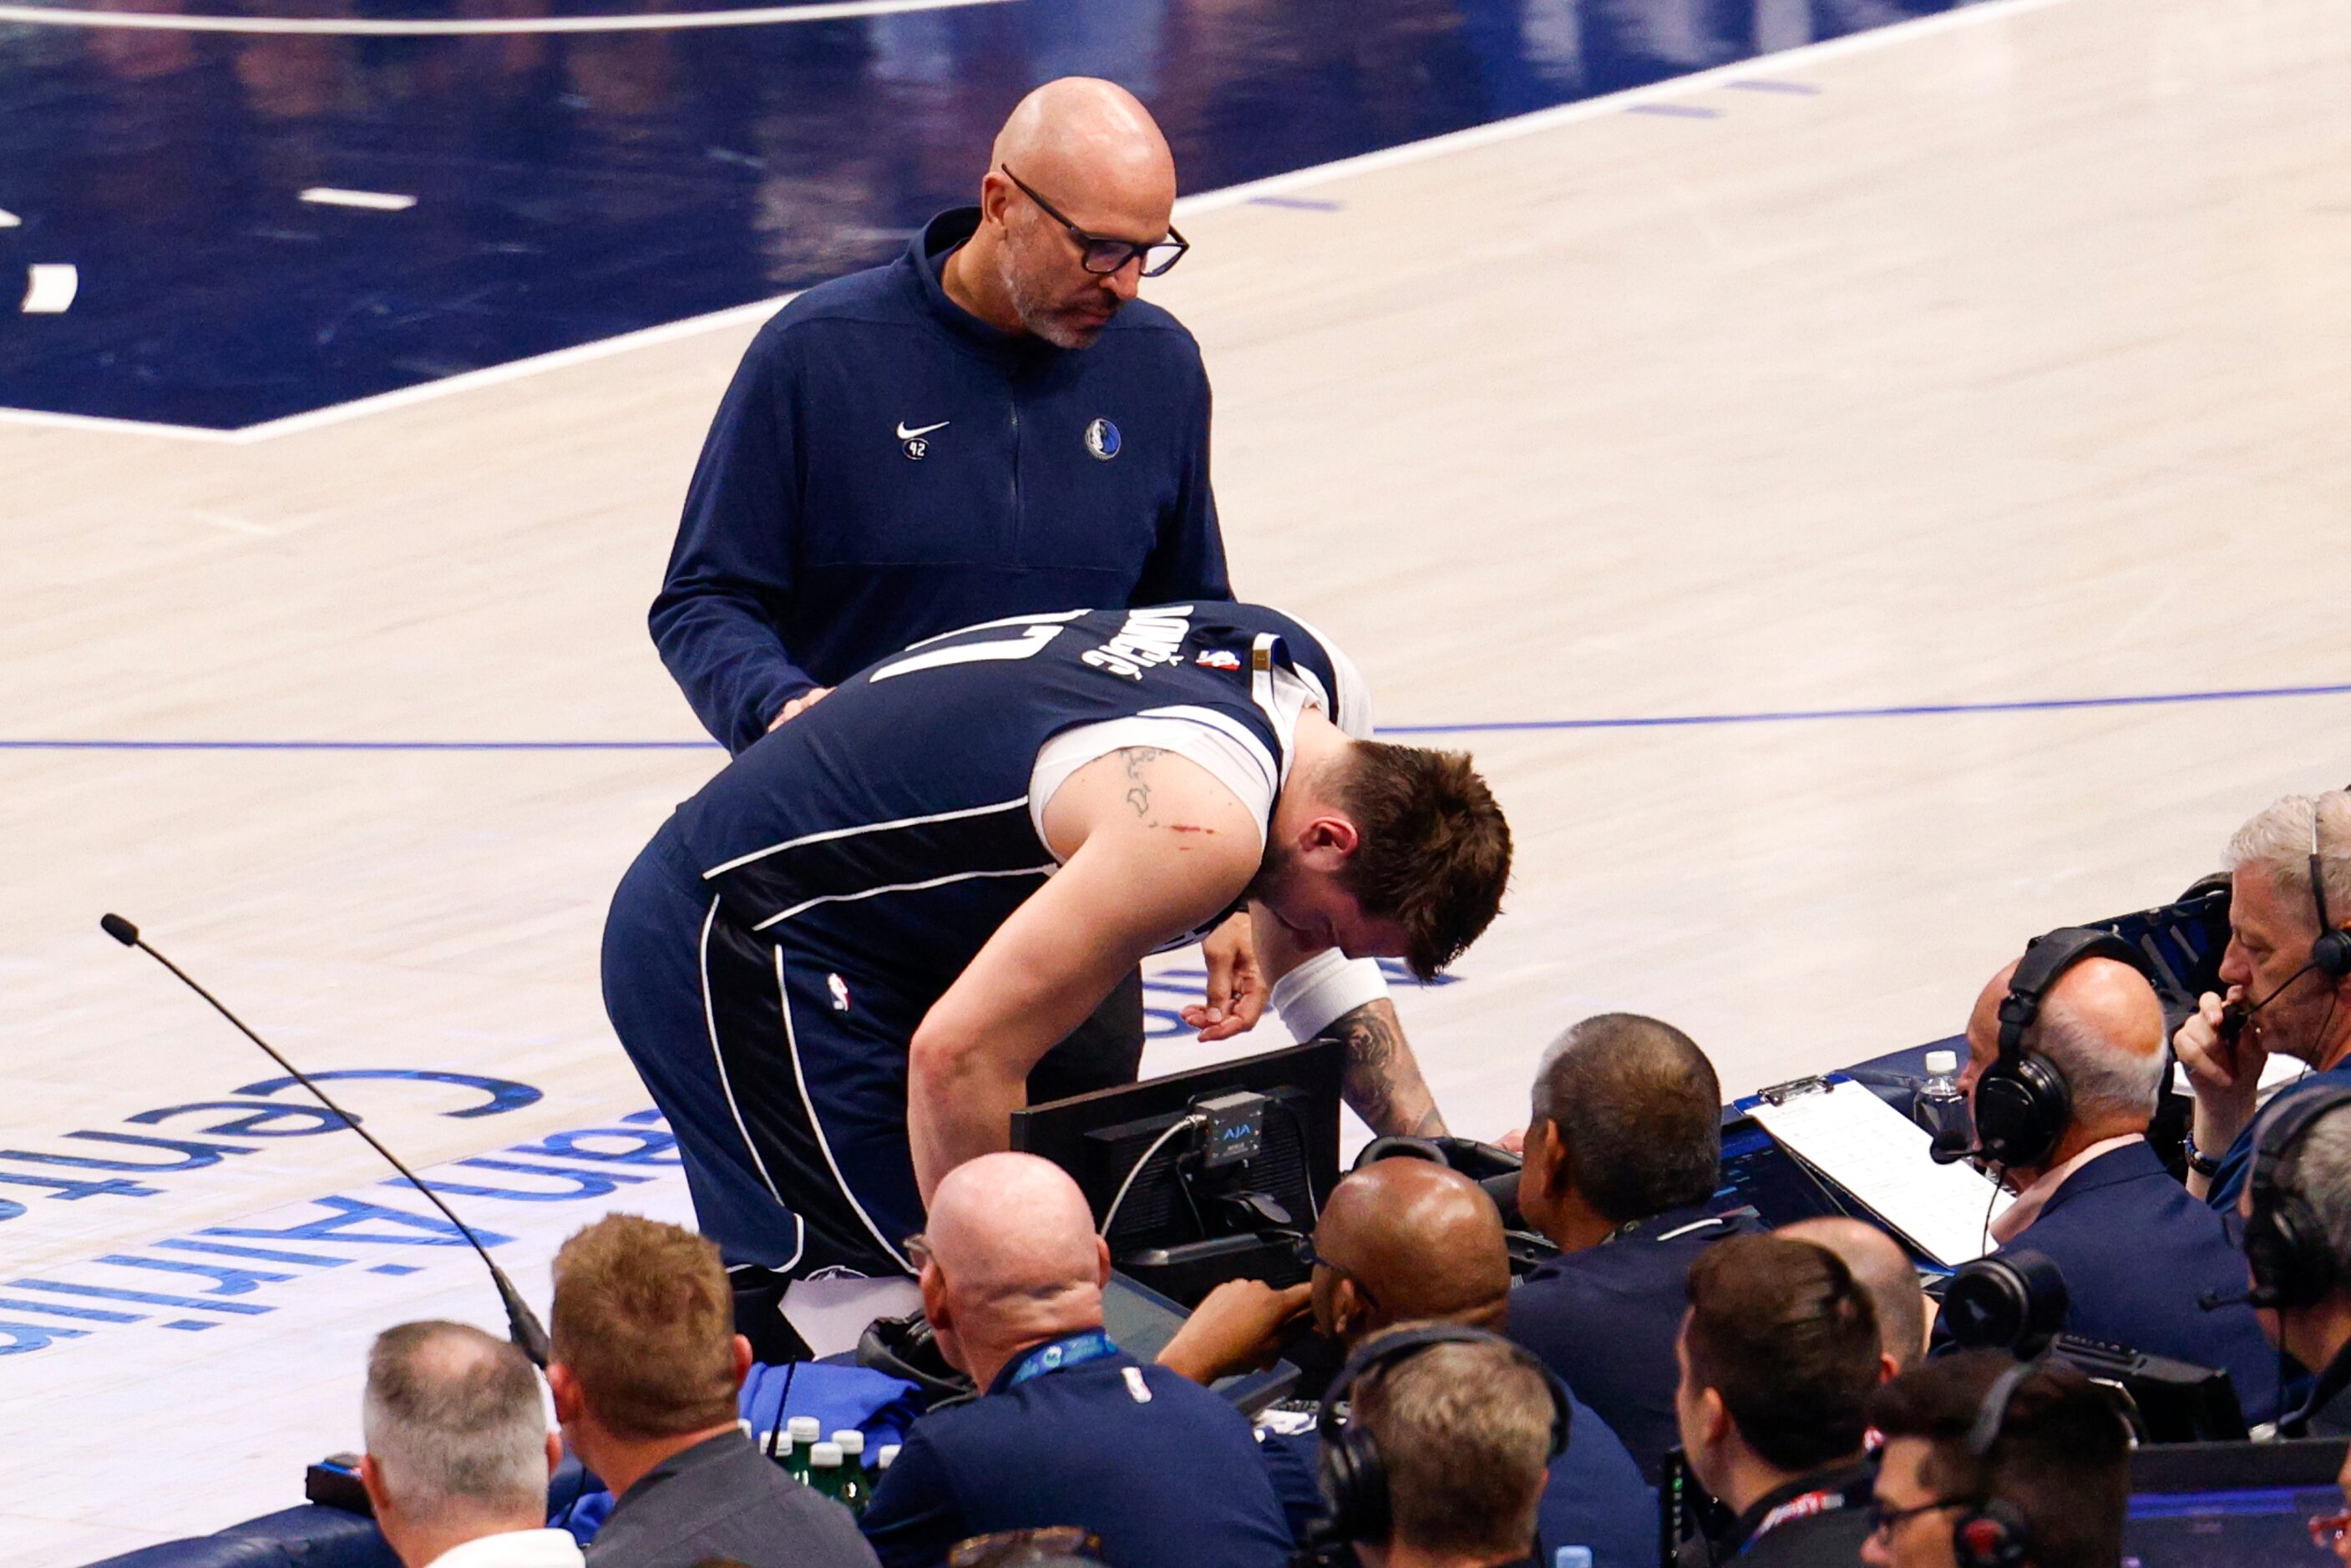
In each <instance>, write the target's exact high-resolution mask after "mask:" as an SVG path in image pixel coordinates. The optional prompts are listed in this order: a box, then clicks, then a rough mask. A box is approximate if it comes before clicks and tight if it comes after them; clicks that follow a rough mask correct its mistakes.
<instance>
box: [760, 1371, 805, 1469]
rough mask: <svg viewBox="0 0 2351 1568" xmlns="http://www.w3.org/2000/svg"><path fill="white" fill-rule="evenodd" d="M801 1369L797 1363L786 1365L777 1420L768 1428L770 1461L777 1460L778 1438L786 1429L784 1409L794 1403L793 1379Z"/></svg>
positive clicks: (777, 1399) (777, 1406) (777, 1402)
mask: <svg viewBox="0 0 2351 1568" xmlns="http://www.w3.org/2000/svg"><path fill="white" fill-rule="evenodd" d="M799 1369H800V1364H799V1362H797V1361H787V1362H785V1363H784V1391H783V1392H782V1393H780V1394H778V1395H777V1396H776V1419H775V1421H774V1423H773V1424H771V1425H770V1426H769V1427H768V1448H767V1454H768V1459H770V1460H773V1459H776V1438H777V1435H778V1433H780V1432H781V1431H782V1430H783V1429H784V1407H786V1406H788V1405H789V1404H790V1403H791V1402H792V1378H793V1377H794V1376H796V1375H797V1374H798V1373H799Z"/></svg>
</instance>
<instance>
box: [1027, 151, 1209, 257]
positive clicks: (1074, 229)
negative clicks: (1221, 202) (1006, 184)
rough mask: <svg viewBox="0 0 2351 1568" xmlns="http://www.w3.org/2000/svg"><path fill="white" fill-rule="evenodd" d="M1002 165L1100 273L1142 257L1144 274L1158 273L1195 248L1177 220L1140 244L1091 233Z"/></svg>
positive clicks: (1081, 255)
mask: <svg viewBox="0 0 2351 1568" xmlns="http://www.w3.org/2000/svg"><path fill="white" fill-rule="evenodd" d="M998 168H1000V169H1002V170H1003V171H1004V177H1005V178H1006V179H1007V180H1009V181H1011V182H1013V183H1014V184H1015V185H1018V186H1019V187H1020V193H1021V194H1022V195H1024V196H1026V197H1028V198H1029V200H1030V201H1032V202H1036V203H1037V206H1038V209H1039V210H1040V212H1042V213H1044V214H1045V215H1046V216H1047V217H1049V218H1050V219H1052V220H1053V221H1054V222H1055V223H1059V224H1061V227H1063V228H1064V229H1067V230H1068V231H1069V234H1070V238H1071V239H1073V240H1075V241H1076V242H1077V243H1078V252H1079V256H1078V264H1079V265H1081V266H1082V267H1084V268H1085V269H1086V270H1087V271H1088V272H1090V273H1092V274H1094V275H1097V276H1100V277H1108V276H1110V275H1112V274H1113V273H1114V272H1117V271H1119V270H1120V269H1122V268H1123V267H1124V266H1125V265H1126V264H1127V263H1129V262H1131V261H1139V262H1141V263H1142V264H1143V275H1144V276H1145V277H1157V276H1158V275H1160V274H1162V273H1164V272H1165V271H1166V270H1167V269H1168V268H1169V267H1172V266H1174V265H1175V264H1176V263H1177V262H1179V261H1182V260H1183V259H1184V253H1185V252H1186V251H1188V250H1190V249H1191V248H1192V242H1191V241H1189V240H1187V239H1186V238H1185V237H1184V236H1183V235H1182V234H1179V233H1177V232H1176V229H1175V225H1174V224H1173V223H1170V224H1169V225H1168V226H1167V237H1166V238H1165V239H1164V240H1153V241H1150V242H1149V243H1147V244H1135V242H1134V241H1133V240H1122V239H1117V238H1114V237H1113V236H1112V235H1109V234H1090V233H1088V232H1087V231H1086V230H1084V229H1081V228H1080V227H1078V225H1077V224H1075V223H1071V222H1070V220H1069V219H1067V218H1065V217H1063V216H1062V215H1061V211H1060V209H1058V208H1057V207H1055V206H1054V205H1053V203H1052V202H1048V201H1047V200H1045V198H1044V197H1042V196H1040V195H1039V194H1037V192H1034V191H1032V190H1030V189H1029V182H1027V181H1026V180H1023V179H1021V178H1020V176H1019V175H1018V174H1015V173H1014V172H1013V171H1012V166H1011V165H1010V164H1008V163H1003V164H998Z"/></svg>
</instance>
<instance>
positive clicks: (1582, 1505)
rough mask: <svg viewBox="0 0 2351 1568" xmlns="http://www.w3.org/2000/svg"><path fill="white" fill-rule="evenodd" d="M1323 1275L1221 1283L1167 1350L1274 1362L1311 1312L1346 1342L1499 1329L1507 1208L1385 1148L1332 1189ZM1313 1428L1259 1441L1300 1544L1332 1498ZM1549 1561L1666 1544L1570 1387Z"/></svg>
mask: <svg viewBox="0 0 2351 1568" xmlns="http://www.w3.org/2000/svg"><path fill="white" fill-rule="evenodd" d="M1312 1251H1313V1254H1314V1260H1315V1262H1314V1275H1313V1278H1312V1279H1311V1280H1310V1281H1308V1282H1306V1283H1305V1284H1302V1285H1298V1286H1294V1287H1292V1288H1291V1289H1290V1290H1286V1291H1276V1290H1272V1289H1270V1288H1269V1287H1268V1286H1265V1285H1263V1284H1259V1283H1258V1282H1254V1281H1246V1280H1244V1281H1235V1282H1231V1283H1228V1284H1225V1285H1220V1286H1218V1287H1217V1289H1216V1290H1215V1291H1213V1292H1211V1293H1209V1294H1208V1297H1207V1300H1205V1301H1203V1302H1202V1303H1200V1306H1199V1310H1198V1311H1196V1312H1195V1313H1194V1314H1192V1316H1191V1318H1190V1319H1189V1320H1188V1321H1186V1324H1185V1325H1184V1327H1183V1328H1182V1329H1181V1330H1179V1331H1178V1332H1177V1334H1176V1335H1175V1338H1174V1339H1173V1340H1171V1341H1170V1342H1169V1343H1168V1345H1167V1346H1166V1348H1165V1349H1164V1350H1162V1351H1161V1352H1160V1354H1159V1364H1160V1365H1161V1366H1169V1367H1174V1368H1175V1369H1176V1370H1178V1371H1180V1372H1182V1373H1184V1374H1185V1376H1188V1377H1193V1378H1196V1379H1197V1380H1198V1381H1200V1382H1203V1383H1207V1382H1211V1381H1214V1380H1215V1379H1216V1378H1218V1377H1221V1376H1226V1375H1227V1374H1228V1373H1232V1372H1238V1371H1242V1370H1245V1369H1247V1368H1249V1367H1253V1366H1265V1365H1268V1364H1270V1362H1271V1361H1272V1360H1273V1358H1274V1357H1275V1356H1276V1355H1279V1354H1280V1350H1281V1347H1282V1344H1283V1342H1284V1341H1285V1340H1286V1339H1288V1338H1290V1337H1292V1332H1293V1329H1294V1326H1295V1325H1296V1324H1297V1323H1298V1322H1299V1320H1301V1319H1302V1318H1307V1317H1311V1321H1312V1324H1313V1328H1314V1331H1315V1332H1316V1333H1318V1334H1323V1335H1325V1336H1327V1337H1329V1338H1330V1339H1332V1340H1333V1341H1335V1342H1337V1344H1338V1345H1339V1347H1340V1348H1341V1349H1342V1350H1353V1348H1354V1347H1355V1345H1358V1344H1360V1343H1361V1342H1363V1341H1364V1340H1365V1339H1367V1338H1369V1337H1370V1336H1372V1335H1373V1334H1379V1333H1381V1332H1383V1331H1384V1330H1386V1329H1389V1328H1392V1327H1394V1326H1395V1325H1396V1324H1403V1323H1414V1322H1437V1323H1448V1324H1462V1325H1464V1326H1467V1327H1470V1328H1489V1329H1490V1328H1498V1327H1499V1326H1500V1324H1501V1321H1502V1307H1503V1301H1504V1298H1505V1297H1506V1296H1508V1295H1509V1293H1510V1257H1509V1255H1508V1253H1507V1252H1506V1251H1505V1250H1504V1242H1503V1239H1502V1216H1501V1214H1500V1212H1499V1210H1496V1209H1495V1207H1494V1201H1493V1199H1490V1198H1489V1197H1487V1196H1486V1193H1485V1189H1482V1188H1480V1187H1479V1185H1478V1184H1477V1183H1476V1182H1474V1181H1472V1180H1470V1179H1468V1177H1466V1176H1463V1175H1461V1174H1460V1173H1459V1172H1458V1171H1455V1170H1450V1169H1448V1168H1446V1167H1444V1166H1441V1165H1437V1164H1434V1163H1432V1162H1430V1161H1428V1160H1425V1159H1410V1158H1395V1159H1384V1160H1381V1161H1379V1162H1378V1163H1377V1164H1374V1165H1369V1166H1366V1167H1364V1168H1363V1169H1361V1170H1359V1171H1356V1172H1354V1173H1353V1175H1351V1176H1349V1177H1348V1178H1346V1179H1344V1180H1343V1181H1341V1182H1340V1183H1339V1185H1338V1186H1337V1187H1335V1188H1333V1189H1332V1192H1331V1200H1330V1201H1329V1202H1328V1203H1326V1204H1324V1205H1323V1207H1322V1220H1321V1222H1320V1223H1318V1224H1317V1225H1316V1226H1315V1228H1314V1235H1313V1239H1312ZM1320 1447H1321V1440H1320V1439H1319V1438H1317V1437H1316V1436H1315V1435H1314V1433H1312V1432H1311V1431H1308V1432H1301V1433H1295V1434H1285V1433H1279V1432H1271V1431H1269V1432H1266V1433H1265V1434H1263V1435H1262V1437H1261V1438H1260V1439H1259V1450H1260V1451H1261V1452H1262V1453H1263V1454H1264V1456H1265V1462H1266V1467H1267V1469H1269V1470H1270V1472H1271V1474H1272V1476H1273V1482H1274V1488H1275V1490H1277V1491H1279V1492H1280V1495H1281V1506H1282V1509H1283V1511H1284V1512H1286V1513H1287V1514H1288V1515H1289V1517H1290V1529H1291V1531H1292V1532H1294V1533H1295V1534H1296V1536H1297V1539H1298V1541H1299V1542H1300V1544H1301V1545H1303V1544H1304V1543H1305V1542H1306V1539H1307V1535H1308V1532H1309V1531H1310V1529H1311V1526H1312V1524H1313V1522H1314V1521H1315V1520H1316V1519H1317V1518H1318V1517H1319V1516H1320V1514H1321V1513H1322V1498H1321V1496H1320V1493H1319V1492H1318V1490H1317V1488H1316V1481H1315V1465H1316V1458H1317V1452H1318V1450H1319V1449H1320ZM1536 1535H1537V1538H1538V1540H1539V1541H1540V1542H1541V1547H1542V1551H1541V1554H1540V1557H1539V1559H1538V1560H1539V1561H1541V1562H1542V1563H1551V1562H1553V1561H1555V1560H1556V1558H1557V1555H1558V1552H1559V1550H1560V1549H1561V1548H1562V1547H1575V1546H1582V1547H1584V1548H1586V1549H1588V1550H1589V1551H1590V1552H1592V1561H1593V1563H1594V1564H1596V1565H1597V1568H1614V1565H1615V1564H1619V1563H1621V1564H1624V1565H1625V1568H1647V1564H1649V1563H1655V1562H1656V1557H1657V1513H1656V1494H1655V1493H1654V1492H1653V1491H1652V1490H1650V1488H1649V1485H1648V1483H1647V1482H1646V1481H1645V1480H1642V1479H1641V1469H1640V1467H1639V1466H1638V1465H1636V1464H1635V1463H1634V1462H1633V1456H1632V1455H1630V1454H1629V1453H1627V1452H1625V1445H1624V1444H1623V1443H1621V1442H1619V1441H1617V1439H1616V1434H1615V1433H1614V1432H1612V1431H1610V1430H1609V1429H1608V1426H1607V1423H1606V1422H1604V1421H1603V1420H1602V1419H1601V1418H1600V1417H1599V1416H1598V1414H1597V1413H1595V1412H1594V1411H1593V1409H1592V1408H1591V1407H1589V1406H1587V1405H1585V1404H1583V1402H1582V1401H1581V1400H1577V1399H1575V1398H1574V1397H1573V1396H1572V1395H1571V1396H1570V1420H1569V1424H1568V1439H1567V1449H1566V1451H1565V1452H1564V1453H1562V1454H1561V1455H1560V1456H1559V1458H1558V1459H1554V1460H1553V1461H1552V1467H1551V1475H1550V1479H1549V1480H1548V1481H1547V1482H1546V1483H1545V1485H1544V1488H1543V1494H1542V1503H1541V1510H1540V1512H1539V1514H1538V1518H1537V1528H1536Z"/></svg>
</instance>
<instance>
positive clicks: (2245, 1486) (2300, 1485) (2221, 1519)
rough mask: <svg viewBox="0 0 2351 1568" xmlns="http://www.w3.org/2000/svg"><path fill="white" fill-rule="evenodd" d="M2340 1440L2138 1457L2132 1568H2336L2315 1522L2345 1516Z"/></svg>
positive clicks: (2201, 1446)
mask: <svg viewBox="0 0 2351 1568" xmlns="http://www.w3.org/2000/svg"><path fill="white" fill-rule="evenodd" d="M2343 1452H2344V1441H2343V1439H2342V1438H2311V1439H2306V1440H2304V1441H2300V1442H2291V1443H2180V1444H2176V1445H2172V1446H2168V1447H2164V1448H2153V1449H2139V1450H2138V1451H2137V1452H2136V1453H2134V1454H2133V1455H2132V1456H2131V1498H2130V1512H2129V1514H2128V1517H2127V1518H2126V1521H2125V1522H2124V1525H2123V1562H2124V1563H2125V1564H2126V1568H2130V1565H2136V1568H2249V1565H2252V1564H2260V1565H2261V1568H2294V1564H2296V1563H2309V1564H2313V1565H2315V1564H2318V1563H2332V1562H2334V1561H2335V1554H2334V1553H2333V1552H2329V1551H2327V1550H2325V1549H2324V1548H2322V1547H2320V1546H2318V1545H2317V1544H2315V1543H2314V1542H2313V1541H2312V1540H2311V1538H2310V1521H2312V1520H2313V1519H2318V1518H2324V1517H2325V1516H2327V1515H2330V1514H2337V1513H2341V1512H2342V1511H2343V1493H2342V1490H2341V1489H2340V1488H2338V1487H2337V1486H2336V1485H2335V1475H2336V1473H2337V1472H2338V1471H2339V1470H2340V1469H2342V1467H2343Z"/></svg>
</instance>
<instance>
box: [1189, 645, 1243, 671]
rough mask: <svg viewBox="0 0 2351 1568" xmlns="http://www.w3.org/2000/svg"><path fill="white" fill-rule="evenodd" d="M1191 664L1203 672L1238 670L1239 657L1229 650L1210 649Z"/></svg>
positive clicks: (1239, 664) (1239, 665)
mask: <svg viewBox="0 0 2351 1568" xmlns="http://www.w3.org/2000/svg"><path fill="white" fill-rule="evenodd" d="M1192 662H1193V663H1195V664H1196V665H1198V666H1199V667H1200V668H1201V669H1203V670H1238V669H1239V668H1240V667H1241V656H1240V655H1239V654H1238V653H1235V652H1234V651H1233V650H1232V649H1229V648H1211V649H1207V651H1205V652H1203V653H1202V654H1201V655H1200V657H1199V658H1197V659H1194V660H1192Z"/></svg>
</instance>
